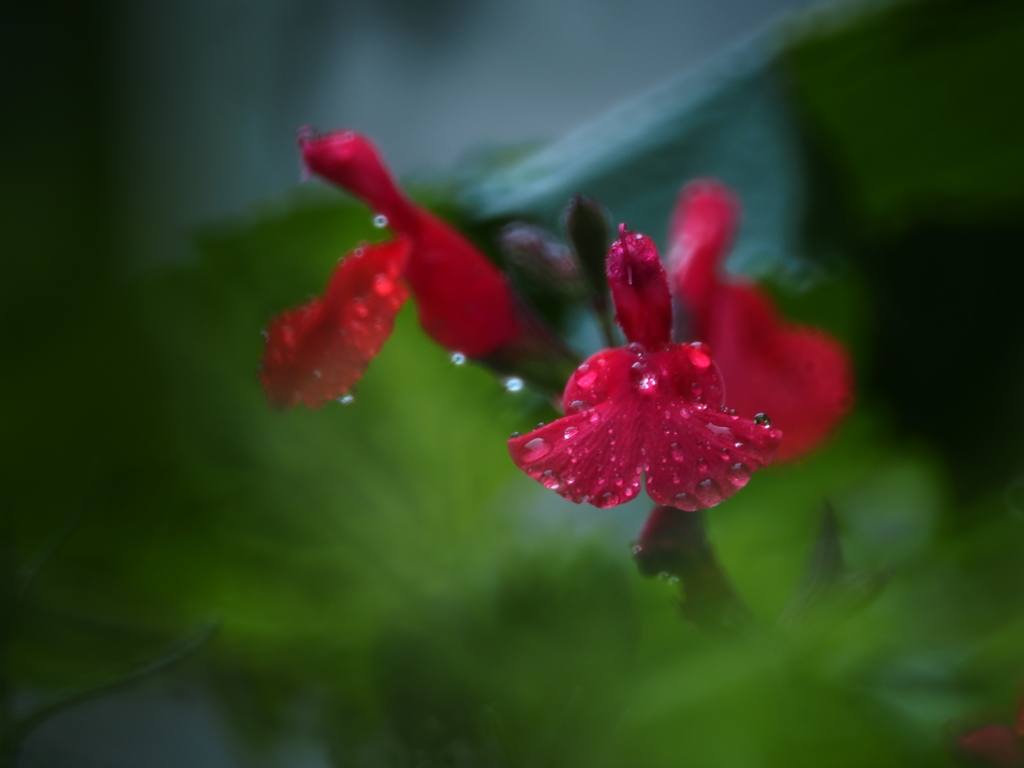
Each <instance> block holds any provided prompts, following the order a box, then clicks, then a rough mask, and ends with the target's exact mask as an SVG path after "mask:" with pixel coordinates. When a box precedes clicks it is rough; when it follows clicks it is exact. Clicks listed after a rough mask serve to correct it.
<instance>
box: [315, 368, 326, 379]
mask: <svg viewBox="0 0 1024 768" xmlns="http://www.w3.org/2000/svg"><path fill="white" fill-rule="evenodd" d="M323 377H324V373H323V371H321V370H320V369H319V368H317V369H316V370H315V371H313V378H314V379H322V378H323Z"/></svg>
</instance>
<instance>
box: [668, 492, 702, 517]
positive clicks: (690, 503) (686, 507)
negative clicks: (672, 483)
mask: <svg viewBox="0 0 1024 768" xmlns="http://www.w3.org/2000/svg"><path fill="white" fill-rule="evenodd" d="M672 506H673V507H676V508H677V509H681V510H683V512H696V511H697V510H698V509H700V502H698V501H697V499H696V498H695V497H694V496H693V495H691V494H689V493H687V492H686V491H683V492H682V493H677V494H676V495H675V496H673V497H672Z"/></svg>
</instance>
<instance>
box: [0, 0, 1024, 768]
mask: <svg viewBox="0 0 1024 768" xmlns="http://www.w3.org/2000/svg"><path fill="white" fill-rule="evenodd" d="M810 6H811V4H810V3H806V2H803V3H798V2H782V1H781V0H780V1H779V2H767V1H764V2H749V1H748V2H739V0H730V2H718V3H710V2H696V1H690V2H684V3H668V2H647V3H642V4H639V5H638V6H635V7H631V8H630V9H629V10H628V11H627V10H626V9H625V8H624V7H620V5H619V4H616V3H611V2H583V0H573V1H571V2H564V3H558V4H553V5H552V4H543V3H539V2H527V3H518V4H508V3H494V2H473V1H472V0H439V1H438V2H433V3H429V4H424V3H414V2H409V1H408V0H386V1H385V2H363V3H358V2H353V3H329V2H323V0H315V1H311V2H287V3H286V2H261V3H238V2H227V1H224V0H220V1H219V2H213V3H211V2H207V3H202V4H200V3H197V2H182V3H175V4H169V3H163V4H157V3H142V4H134V5H132V4H125V3H121V4H117V3H106V4H104V3H86V4H76V3H70V2H44V3H37V4H28V3H21V4H16V5H14V6H11V7H10V8H7V9H5V11H4V12H3V14H4V17H5V22H4V24H3V25H0V35H2V38H3V45H2V46H0V56H2V57H3V59H4V72H5V76H4V78H3V84H2V85H0V88H3V96H4V99H3V103H4V104H5V105H6V107H7V115H8V117H7V119H6V120H4V121H3V123H2V124H0V126H2V127H0V131H3V141H2V143H0V145H2V147H3V161H4V179H5V182H6V185H5V189H4V198H3V206H2V216H3V221H4V224H5V226H4V231H5V233H6V246H5V248H4V252H5V255H6V259H5V266H6V272H5V278H4V279H3V280H2V281H0V302H2V303H0V306H2V311H3V312H4V318H5V322H4V325H3V327H4V328H5V331H6V332H5V344H4V351H5V363H4V366H3V376H2V381H0V386H2V393H3V396H4V401H5V402H6V403H7V415H6V417H5V419H4V424H5V426H4V440H3V451H4V455H3V460H2V461H0V481H2V486H0V489H2V497H0V498H2V502H0V503H2V509H3V512H2V515H3V527H2V529H0V535H2V536H3V542H2V543H3V547H2V550H3V557H2V558H0V567H2V568H3V572H2V574H0V577H2V578H3V584H4V588H3V595H4V600H5V602H4V604H3V605H4V619H3V621H2V623H0V655H2V659H0V662H2V663H0V703H2V706H0V725H2V726H3V728H4V731H3V733H2V734H0V736H2V738H0V746H3V747H4V748H5V749H6V748H7V747H6V745H4V744H3V743H2V742H3V741H4V739H8V738H11V736H10V734H12V733H13V730H12V728H11V724H12V723H13V722H15V720H14V719H12V718H13V717H14V716H15V715H19V714H24V713H27V712H31V711H35V708H37V707H45V706H46V705H47V702H49V701H51V699H52V698H53V697H56V698H57V700H59V698H60V696H62V695H65V694H71V695H75V694H76V692H80V691H87V690H89V689H90V687H91V686H94V685H100V686H103V685H106V684H108V683H110V682H112V681H115V680H118V679H120V678H121V677H122V676H124V675H126V674H127V675H129V676H132V675H135V677H133V678H132V679H131V681H130V682H131V684H130V685H126V686H122V687H120V688H118V689H117V690H114V691H111V692H110V695H106V696H103V697H97V698H90V699H88V700H85V699H84V698H83V701H82V703H80V704H78V705H77V706H74V707H68V708H66V709H62V710H60V712H59V714H55V715H54V716H53V717H51V718H47V719H45V722H42V721H41V724H40V725H39V726H38V727H37V728H35V729H34V730H32V731H31V732H30V733H28V734H26V736H25V738H24V739H23V741H22V745H21V746H22V747H23V749H22V750H21V757H20V761H19V762H18V763H17V765H19V766H21V765H24V766H33V765H38V766H64V765H69V766H70V765H75V766H94V765H95V766H139V765H145V766H150V765H152V766H165V765H166V766H170V765H183V764H186V765H196V766H222V765H244V766H249V765H252V766H276V765H289V766H305V765H308V766H327V765H330V766H350V765H351V766H377V765H381V766H434V765H438V766H441V765H443V766H462V765H467V766H468V765H473V766H480V765H486V766H490V765H494V766H548V765H551V766H554V765H576V764H579V765H588V766H596V765H607V766H617V765H629V764H646V765H651V766H661V765H664V766H676V765H679V764H680V763H682V762H688V763H692V764H695V765H701V766H733V765H751V766H752V765H782V764H785V765H793V764H801V763H802V764H806V765H820V764H824V763H827V764H830V765H838V766H842V765H850V766H862V765H865V764H871V765H883V766H884V765H893V766H896V765H899V766H908V765H935V764H943V761H947V760H948V757H947V749H946V743H945V742H946V740H947V739H948V738H949V733H950V732H955V731H956V729H957V728H961V727H967V725H965V723H967V724H971V723H975V722H994V721H998V720H1009V719H1010V717H1011V716H1012V709H1013V704H1014V700H1015V696H1016V694H1017V692H1018V689H1019V688H1020V686H1021V685H1022V684H1024V659H1022V658H1021V653H1020V648H1021V647H1022V643H1021V641H1022V639H1024V638H1022V635H1024V621H1022V617H1021V598H1020V595H1021V588H1022V587H1024V567H1022V562H1021V558H1020V556H1019V553H1020V551H1021V549H1020V545H1021V544H1022V543H1024V542H1022V525H1024V522H1022V518H1024V449H1022V446H1021V441H1020V439H1019V435H1020V434H1021V429H1022V428H1024V399H1022V397H1021V392H1022V391H1024V356H1022V352H1024V350H1022V340H1021V334H1020V330H1019V329H1020V328H1022V327H1024V309H1022V307H1024V305H1022V303H1021V302H1020V300H1019V297H1018V294H1019V286H1020V285H1021V277H1022V270H1021V253H1022V247H1024V219H1022V215H1021V214H1022V211H1024V99H1022V98H1021V97H1022V93H1021V85H1020V82H1019V75H1020V72H1022V71H1024V10H1022V7H1021V6H1020V5H1019V4H1018V3H1015V2H1010V1H1009V0H1006V1H1000V0H988V2H983V3H967V2H954V1H953V0H919V1H918V2H911V3H907V2H904V3H845V4H842V5H839V6H828V5H817V4H815V6H814V7H810ZM303 124H313V125H316V126H318V127H320V128H322V129H324V130H328V129H333V128H340V127H346V128H353V129H356V130H359V131H362V132H365V133H367V134H368V135H370V136H372V137H373V138H374V139H375V141H377V142H378V144H379V145H380V147H381V148H382V150H383V152H384V154H385V156H386V157H387V158H388V160H389V162H390V163H391V164H392V165H393V167H394V168H395V170H396V171H397V172H398V173H400V174H401V175H403V176H405V177H407V178H409V179H410V180H411V182H412V183H413V188H414V189H416V190H417V193H418V194H420V195H422V196H423V199H425V200H426V201H428V202H429V203H430V204H432V205H434V206H436V207H437V208H439V209H440V210H441V211H442V212H443V213H444V214H445V215H447V216H449V217H450V218H452V219H453V220H455V221H456V222H458V223H460V224H461V225H463V226H465V227H467V228H468V229H471V230H472V231H473V232H474V234H475V235H476V236H477V237H479V238H480V240H481V242H482V243H484V245H485V246H488V247H490V246H491V245H492V244H493V239H494V234H495V232H496V231H497V228H498V227H499V226H500V225H501V224H502V223H504V222H506V221H508V220H510V219H525V220H529V221H532V222H536V223H540V224H544V225H546V226H549V227H551V228H553V229H555V228H557V218H558V215H559V212H560V211H561V208H562V206H563V205H564V203H565V201H566V200H567V199H568V197H569V196H570V195H572V194H574V193H576V192H580V191H582V192H586V193H588V194H592V195H595V196H597V197H598V198H600V199H601V200H602V201H603V202H604V203H605V204H606V205H608V206H609V208H610V210H611V213H612V216H613V218H614V220H616V221H620V220H624V221H628V222H630V225H631V226H633V227H635V228H637V229H639V230H642V231H648V232H650V234H651V235H653V236H656V237H658V238H663V237H664V234H665V229H666V227H667V221H668V216H669V212H670V210H671V204H672V200H673V198H674V196H675V194H676V192H677V191H678V189H679V187H680V186H681V185H682V184H683V183H684V182H685V181H686V180H688V179H690V178H693V177H696V176H702V175H714V176H717V177H719V178H722V179H723V180H724V181H726V182H727V183H729V184H730V185H731V186H733V187H734V188H736V189H737V190H738V192H739V193H740V195H741V196H742V199H743V201H744V207H745V220H744V228H743V231H742V233H741V236H740V239H739V241H738V242H737V245H736V248H735V251H734V253H733V256H732V258H731V260H730V267H731V268H732V269H734V270H737V271H742V272H746V273H748V274H750V275H752V276H756V277H757V278H758V279H760V280H762V281H763V282H764V283H765V284H766V285H767V286H768V287H769V288H770V289H771V290H772V291H773V292H774V294H775V295H776V297H777V298H778V300H779V302H780V304H781V305H782V306H783V308H784V311H785V313H786V314H787V315H788V316H790V317H792V318H794V319H797V320H800V321H801V322H807V323H811V324H813V325H816V326H819V327H823V328H825V329H827V330H828V331H829V332H831V333H834V334H835V335H837V336H839V337H840V338H842V339H843V340H844V341H845V342H846V343H847V344H849V345H850V347H851V349H852V351H853V353H854V355H855V358H856V362H857V369H858V380H859V392H858V405H857V408H856V409H855V411H854V412H853V414H852V415H851V417H850V418H849V420H848V422H847V423H846V424H845V425H844V427H843V428H842V430H841V431H840V433H839V434H838V435H837V436H836V438H835V440H833V442H832V443H830V444H829V445H828V446H827V447H826V448H824V449H823V450H822V451H820V452H819V453H817V454H816V455H814V456H812V457H810V458H808V459H806V460H805V461H803V462H801V463H799V464H796V465H790V466H785V467H779V468H776V469H773V470H770V471H767V472H764V473H761V475H759V476H758V477H757V478H756V480H755V481H754V482H752V483H751V485H750V486H749V488H748V489H745V490H744V492H743V493H742V494H739V495H737V496H736V497H734V499H732V500H730V501H728V502H727V503H725V504H723V505H722V506H721V507H720V508H718V509H716V510H714V512H713V513H712V514H711V515H710V516H709V524H710V527H711V534H712V539H713V542H714V544H715V545H716V548H717V551H718V554H719V557H720V559H721V560H722V562H723V565H724V567H725V568H726V570H727V571H728V573H729V574H730V577H731V578H732V579H733V580H734V581H735V583H736V586H737V588H738V589H739V591H740V592H741V593H742V594H743V595H744V597H745V598H746V599H747V601H748V603H749V604H750V606H751V609H752V611H753V612H754V614H755V615H756V617H757V618H758V620H759V621H760V624H761V626H762V627H763V630H762V631H761V633H759V634H758V635H757V636H756V637H755V638H753V639H751V638H746V639H735V638H734V639H723V638H717V637H709V636H708V635H707V633H705V632H702V631H701V630H700V628H695V627H692V626H689V625H687V624H686V623H684V622H682V621H680V617H679V615H678V610H677V607H676V605H675V603H676V601H677V600H678V594H677V593H678V588H677V586H676V585H674V584H670V583H668V582H666V581H663V580H659V579H653V580H649V579H643V578H642V577H641V576H640V575H639V574H638V573H637V572H636V569H635V567H634V565H633V563H632V562H631V560H630V557H629V545H630V543H631V542H632V540H633V539H634V538H635V537H636V535H637V531H638V530H639V528H640V526H641V524H642V522H643V519H644V517H645V515H646V513H647V512H648V509H647V507H646V506H645V504H644V503H643V502H638V503H635V504H631V505H628V506H627V507H622V508H617V509H614V510H606V511H597V510H593V509H582V508H578V507H575V506H573V505H571V504H567V503H563V502H562V501H561V500H560V499H558V498H557V497H555V496H554V495H553V494H549V493H547V492H545V491H544V489H543V488H541V487H540V486H539V485H537V484H536V483H533V482H532V481H530V480H529V479H528V478H526V477H524V476H521V475H519V474H518V473H517V472H516V471H515V468H514V467H513V466H512V465H511V463H510V462H509V461H508V458H507V454H506V452H505V446H504V439H505V437H506V435H507V434H508V433H509V432H511V431H512V430H516V429H519V430H521V429H523V428H524V427H529V426H530V425H531V424H533V423H535V422H536V421H538V420H541V419H543V420H549V419H550V418H551V417H552V415H553V413H552V411H550V410H549V409H548V407H547V406H546V405H545V403H544V401H543V398H541V397H539V396H537V395H534V394H532V393H529V392H524V393H520V394H510V393H508V392H506V391H505V390H504V389H503V388H502V387H501V386H500V384H499V383H498V382H497V381H496V380H495V379H494V378H493V377H491V376H490V375H489V374H487V373H486V372H485V371H483V370H482V369H478V368H474V367H472V366H463V367H454V366H452V365H451V364H450V362H449V360H448V356H447V353H446V352H445V351H444V350H441V349H439V348H437V347H436V346H434V345H433V344H432V343H431V342H430V341H429V340H428V339H427V338H426V337H425V336H424V335H423V334H422V332H421V331H420V330H419V328H418V326H417V325H416V323H415V319H414V317H413V315H412V314H411V311H410V309H409V308H407V310H406V311H405V312H403V314H402V316H401V317H400V319H399V323H398V326H397V327H396V331H395V334H394V337H393V338H392V339H391V340H390V341H389V343H388V345H387V347H386V349H385V351H384V352H383V353H382V354H381V356H380V357H379V358H378V359H377V360H375V361H374V363H373V365H372V366H371V368H370V370H369V372H368V374H367V376H366V378H365V380H364V381H363V382H362V383H361V384H360V386H359V389H358V392H357V399H356V403H354V404H353V405H352V406H350V407H344V408H343V407H341V406H337V407H331V408H325V409H322V410H320V411H315V412H306V411H296V412H290V413H285V414H282V413H277V412H273V411H271V410H270V409H269V408H268V407H267V406H266V404H265V402H264V401H263V398H262V393H261V392H260V391H259V387H258V382H257V380H256V377H255V375H254V370H255V367H256V365H257V364H258V361H259V359H260V355H261V347H262V340H261V337H260V333H259V332H260V329H261V328H262V327H263V326H264V325H265V324H266V322H267V320H268V319H269V317H270V316H271V315H272V313H274V312H276V311H279V310H281V309H282V308H285V307H288V306H292V305H294V304H296V303H299V302H300V301H302V300H303V299H304V297H306V296H307V295H309V294H312V293H315V292H317V291H319V290H320V288H321V287H322V285H323V282H324V280H325V278H326V275H327V274H328V271H329V269H330V266H331V265H333V264H334V262H335V260H336V259H337V257H338V256H339V255H340V254H342V253H345V252H347V251H348V250H350V249H351V248H352V247H353V245H354V244H355V243H357V242H358V241H359V240H360V239H365V238H373V239H379V238H380V237H381V236H382V233H381V232H379V231H376V230H375V229H374V228H373V227H372V225H371V221H370V214H369V213H368V212H367V211H366V210H365V209H364V208H361V207H360V206H359V205H358V204H357V203H355V202H353V201H351V200H350V199H348V198H346V197H344V196H343V195H341V194H339V193H336V192H333V191H330V190H327V189H326V188H324V187H322V186H319V185H317V184H316V183H310V184H307V185H304V186H302V187H301V188H300V187H299V186H298V182H299V174H300V169H299V164H298V159H297V153H296V151H295V145H294V136H295V131H296V129H297V128H298V127H299V126H300V125H303ZM552 320H553V322H557V323H560V326H561V328H562V329H563V330H564V331H565V332H566V333H567V334H569V335H571V338H573V339H574V340H575V341H576V342H577V343H578V344H579V345H580V351H581V352H584V353H589V352H590V351H592V348H588V346H587V345H588V344H591V343H592V342H591V341H590V340H591V339H593V338H595V337H594V334H593V329H592V328H590V327H589V326H588V325H587V322H586V320H585V319H584V318H582V317H580V316H578V315H576V314H574V313H572V312H568V313H560V314H556V315H552ZM826 499H828V500H830V501H831V502H832V504H833V505H834V507H835V508H836V511H837V514H838V516H839V521H840V527H841V530H842V538H843V541H844V544H845V547H846V550H847V559H848V560H849V561H850V563H851V564H852V565H853V566H854V567H855V568H860V569H874V568H885V567H891V568H893V576H892V578H891V580H890V583H889V584H888V585H887V587H886V589H885V590H884V591H883V592H882V594H881V595H880V596H879V597H878V598H877V599H876V600H874V601H873V602H871V603H870V605H867V606H865V607H863V610H861V611H859V612H858V613H857V614H856V615H851V616H846V615H845V614H844V615H843V618H844V619H845V620H844V621H843V622H838V621H837V622H829V623H828V626H827V628H826V629H827V631H826V629H823V628H821V627H819V626H815V627H811V628H808V627H797V628H792V627H790V628H786V629H784V630H783V629H778V628H777V617H778V615H779V613H780V612H781V611H782V609H783V607H784V606H785V605H786V604H787V601H788V600H789V599H790V594H791V592H792V590H793V588H794V585H795V584H797V583H798V581H799V575H800V573H801V570H802V568H803V564H804V561H805V559H806V557H807V555H808V553H809V552H810V549H811V547H812V545H813V542H814V539H815V535H816V531H817V526H818V519H819V515H820V513H821V510H822V508H823V505H824V503H825V500H826ZM51 550H52V555H51V556H49V557H48V558H44V559H45V562H43V559H40V557H39V556H40V553H47V552H49V551H51ZM37 563H43V564H42V567H40V568H39V569H38V575H37V578H35V579H34V580H33V582H32V591H31V592H30V593H29V594H28V598H27V601H26V602H25V604H24V606H21V607H19V606H18V604H17V601H18V597H17V596H18V594H19V592H18V582H17V578H19V574H25V573H29V572H33V573H34V572H35V571H33V568H34V566H35V564H37ZM213 623H216V629H215V631H214V632H213V634H212V636H210V637H207V634H208V632H207V629H206V628H208V627H210V626H212V625H213ZM833 623H834V626H833ZM179 656H180V657H181V658H180V659H178V657H179ZM158 659H164V660H166V661H167V662H168V666H167V667H166V668H161V669H159V670H156V671H155V672H154V673H152V674H135V673H138V672H139V671H140V670H143V669H144V668H146V667H147V665H149V664H151V663H152V662H153V661H154V660H158ZM175 660H176V661H177V663H175V664H173V665H171V664H170V662H171V661H175ZM55 711H56V710H55ZM12 713H13V714H12Z"/></svg>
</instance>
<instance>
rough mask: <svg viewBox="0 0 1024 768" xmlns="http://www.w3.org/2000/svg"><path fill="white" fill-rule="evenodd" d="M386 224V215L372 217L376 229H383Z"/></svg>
mask: <svg viewBox="0 0 1024 768" xmlns="http://www.w3.org/2000/svg"><path fill="white" fill-rule="evenodd" d="M387 225H388V217H387V216H384V215H383V214H381V215H380V216H374V217H373V226H375V227H376V228H377V229H383V228H384V227H386V226H387Z"/></svg>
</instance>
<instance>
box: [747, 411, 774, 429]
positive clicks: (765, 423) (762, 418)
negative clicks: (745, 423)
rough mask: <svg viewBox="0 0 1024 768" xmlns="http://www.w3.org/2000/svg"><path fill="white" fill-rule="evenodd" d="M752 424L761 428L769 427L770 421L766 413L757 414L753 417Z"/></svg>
mask: <svg viewBox="0 0 1024 768" xmlns="http://www.w3.org/2000/svg"><path fill="white" fill-rule="evenodd" d="M747 413H750V411H747ZM754 423H755V424H760V425H761V426H762V427H770V426H771V425H772V420H771V417H770V416H768V414H767V413H759V414H757V415H756V416H754Z"/></svg>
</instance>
